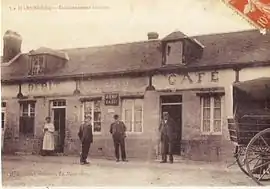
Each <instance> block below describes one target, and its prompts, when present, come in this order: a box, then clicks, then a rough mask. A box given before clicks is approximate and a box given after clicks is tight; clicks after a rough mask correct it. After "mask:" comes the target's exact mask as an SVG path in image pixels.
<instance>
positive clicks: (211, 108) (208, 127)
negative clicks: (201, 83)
mask: <svg viewBox="0 0 270 189" xmlns="http://www.w3.org/2000/svg"><path fill="white" fill-rule="evenodd" d="M221 100H222V97H221V96H218V95H217V96H205V97H201V113H202V118H201V122H202V123H201V131H202V133H204V134H220V133H221V127H222V101H221Z"/></svg>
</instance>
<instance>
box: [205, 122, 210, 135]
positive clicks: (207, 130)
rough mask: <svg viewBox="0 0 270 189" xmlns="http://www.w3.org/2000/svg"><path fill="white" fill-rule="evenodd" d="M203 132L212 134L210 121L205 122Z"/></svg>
mask: <svg viewBox="0 0 270 189" xmlns="http://www.w3.org/2000/svg"><path fill="white" fill-rule="evenodd" d="M203 132H210V120H204V121H203Z"/></svg>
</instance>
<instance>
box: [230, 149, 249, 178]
mask: <svg viewBox="0 0 270 189" xmlns="http://www.w3.org/2000/svg"><path fill="white" fill-rule="evenodd" d="M245 150H246V149H245V147H242V146H235V151H234V157H235V158H236V162H237V164H238V166H239V167H240V169H241V171H243V172H244V173H245V174H246V175H247V176H249V174H248V172H247V171H246V166H245V161H244V159H245Z"/></svg>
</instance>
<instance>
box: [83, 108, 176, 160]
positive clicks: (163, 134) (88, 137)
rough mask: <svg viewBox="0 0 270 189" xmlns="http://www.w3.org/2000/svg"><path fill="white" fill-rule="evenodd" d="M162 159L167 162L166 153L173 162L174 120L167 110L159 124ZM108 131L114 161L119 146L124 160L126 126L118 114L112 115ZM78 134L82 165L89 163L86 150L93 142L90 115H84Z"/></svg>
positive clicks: (117, 158)
mask: <svg viewBox="0 0 270 189" xmlns="http://www.w3.org/2000/svg"><path fill="white" fill-rule="evenodd" d="M159 132H160V140H161V153H162V161H161V162H160V163H166V162H167V155H169V162H170V163H173V151H172V150H173V141H174V136H175V122H174V120H173V119H171V118H170V116H169V114H168V112H164V113H163V118H162V121H161V124H160V126H159ZM110 133H111V134H112V138H113V142H114V148H115V157H116V161H117V162H119V161H120V154H119V148H120V151H121V160H122V161H124V162H126V161H127V159H126V150H125V138H126V126H125V124H124V123H123V121H120V120H119V116H118V115H114V122H113V123H112V124H111V126H110ZM78 136H79V138H80V140H81V142H82V151H81V156H80V163H81V164H82V165H84V164H89V162H87V156H88V152H89V149H90V146H91V143H92V142H93V133H92V125H91V117H89V116H87V117H85V122H84V123H83V124H82V125H81V127H80V130H79V132H78Z"/></svg>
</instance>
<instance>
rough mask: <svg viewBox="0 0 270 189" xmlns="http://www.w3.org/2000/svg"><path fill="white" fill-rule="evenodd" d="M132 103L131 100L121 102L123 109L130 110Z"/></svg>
mask: <svg viewBox="0 0 270 189" xmlns="http://www.w3.org/2000/svg"><path fill="white" fill-rule="evenodd" d="M133 103H134V101H133V100H123V107H124V108H125V109H126V108H130V109H131V108H132V106H133Z"/></svg>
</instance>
